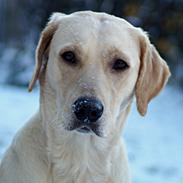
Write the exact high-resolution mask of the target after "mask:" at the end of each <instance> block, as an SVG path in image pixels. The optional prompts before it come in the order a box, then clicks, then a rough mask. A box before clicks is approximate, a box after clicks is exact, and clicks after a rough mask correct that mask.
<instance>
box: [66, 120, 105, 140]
mask: <svg viewBox="0 0 183 183" xmlns="http://www.w3.org/2000/svg"><path fill="white" fill-rule="evenodd" d="M67 130H69V131H73V130H75V131H77V132H79V133H83V134H90V133H91V134H92V133H94V134H95V135H97V136H99V137H102V133H101V131H100V125H99V124H98V123H93V124H92V125H88V124H83V123H81V122H80V121H75V122H74V123H73V125H71V126H70V127H69V129H68V128H67Z"/></svg>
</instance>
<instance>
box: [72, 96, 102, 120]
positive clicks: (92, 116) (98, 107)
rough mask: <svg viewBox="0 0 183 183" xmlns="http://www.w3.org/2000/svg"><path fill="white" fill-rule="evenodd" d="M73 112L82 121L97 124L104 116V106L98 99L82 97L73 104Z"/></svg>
mask: <svg viewBox="0 0 183 183" xmlns="http://www.w3.org/2000/svg"><path fill="white" fill-rule="evenodd" d="M73 112H74V114H75V115H76V117H77V119H78V120H80V121H83V122H85V121H87V122H96V121H97V120H98V119H99V118H100V117H101V116H102V113H103V105H102V103H101V102H100V101H99V100H97V99H94V98H89V97H80V98H78V99H77V100H76V101H75V102H74V104H73Z"/></svg>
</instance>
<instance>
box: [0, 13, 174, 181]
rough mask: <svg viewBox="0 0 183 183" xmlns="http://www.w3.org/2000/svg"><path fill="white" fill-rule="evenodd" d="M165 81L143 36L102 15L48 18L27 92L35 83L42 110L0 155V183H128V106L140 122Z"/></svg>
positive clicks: (162, 63) (164, 70) (121, 21)
mask: <svg viewBox="0 0 183 183" xmlns="http://www.w3.org/2000/svg"><path fill="white" fill-rule="evenodd" d="M169 76H170V71H169V68H168V66H167V64H166V62H165V61H164V60H163V59H162V58H161V57H160V55H159V53H158V52H157V50H156V49H155V47H154V46H153V45H152V44H151V43H150V41H149V38H148V35H147V34H146V33H145V32H144V31H143V30H142V29H141V28H137V27H134V26H133V25H131V24H130V23H128V22H127V21H126V20H124V19H122V18H118V17H115V16H112V15H109V14H106V13H96V12H92V11H81V12H75V13H72V14H69V15H66V14H62V13H54V14H53V15H52V16H51V18H50V20H49V22H48V24H47V25H46V27H45V29H44V30H43V32H42V33H41V36H40V40H39V43H38V46H37V50H36V64H35V70H34V73H33V77H32V80H31V82H30V85H29V91H31V90H32V89H33V86H34V85H35V83H36V81H37V80H39V83H40V108H39V111H38V112H37V113H36V114H35V115H34V116H33V117H32V118H31V119H30V120H29V121H28V123H26V125H25V126H24V127H23V128H22V129H21V130H20V131H19V132H18V134H17V135H16V137H15V138H14V140H13V142H12V144H11V146H10V147H9V149H8V150H7V152H6V153H5V156H4V158H3V159H2V163H1V167H0V182H1V183H130V182H131V176H130V173H129V167H128V159H127V155H126V151H125V146H124V142H123V139H122V138H121V132H122V130H123V128H124V123H125V120H126V117H127V115H128V113H129V111H130V106H131V103H132V101H133V99H134V98H136V104H137V109H138V111H139V113H140V114H141V115H142V116H144V115H145V114H146V112H147V106H148V103H149V102H150V100H151V99H152V98H154V97H155V96H156V95H158V93H159V92H160V91H161V90H162V88H163V87H164V86H165V84H166V83H167V81H168V78H169Z"/></svg>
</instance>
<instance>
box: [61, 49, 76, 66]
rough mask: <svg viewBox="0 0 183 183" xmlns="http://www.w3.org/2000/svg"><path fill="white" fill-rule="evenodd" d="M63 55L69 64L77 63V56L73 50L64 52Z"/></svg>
mask: <svg viewBox="0 0 183 183" xmlns="http://www.w3.org/2000/svg"><path fill="white" fill-rule="evenodd" d="M61 57H62V58H63V59H64V61H65V62H67V63H69V64H76V56H75V54H74V53H73V52H72V51H66V52H64V53H63V54H62V55H61Z"/></svg>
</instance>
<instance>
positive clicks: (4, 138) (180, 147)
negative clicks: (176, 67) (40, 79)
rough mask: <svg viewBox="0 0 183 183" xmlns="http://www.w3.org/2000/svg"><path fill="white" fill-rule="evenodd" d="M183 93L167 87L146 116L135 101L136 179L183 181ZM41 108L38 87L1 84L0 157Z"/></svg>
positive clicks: (131, 134) (132, 143) (130, 142)
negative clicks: (30, 88)
mask: <svg viewBox="0 0 183 183" xmlns="http://www.w3.org/2000/svg"><path fill="white" fill-rule="evenodd" d="M182 104H183V94H182V93H180V92H179V91H178V90H176V89H173V88H170V87H169V88H166V90H164V92H162V94H161V95H160V96H159V97H157V98H156V100H154V101H153V102H152V103H151V105H150V106H149V110H148V113H147V115H146V116H145V117H144V118H142V117H140V115H139V114H138V113H137V111H136V107H135V105H134V106H133V107H132V112H131V114H130V117H129V119H128V123H127V125H126V129H125V134H124V136H125V140H126V142H127V149H128V154H129V159H130V169H131V171H132V175H133V183H165V182H166V183H182V182H183V157H182V156H183V132H182V129H183V105H182ZM37 108H38V91H33V92H32V93H28V92H26V90H25V89H17V88H11V87H4V86H3V87H2V86H1V87H0V158H1V157H2V154H3V152H4V151H5V149H6V148H7V146H8V145H9V143H10V141H11V140H12V137H13V136H14V134H15V133H16V131H17V130H18V129H19V128H20V127H21V126H22V125H23V124H24V122H25V121H26V120H27V119H28V118H29V117H30V116H31V115H32V114H33V113H34V112H35V111H36V110H37Z"/></svg>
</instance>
